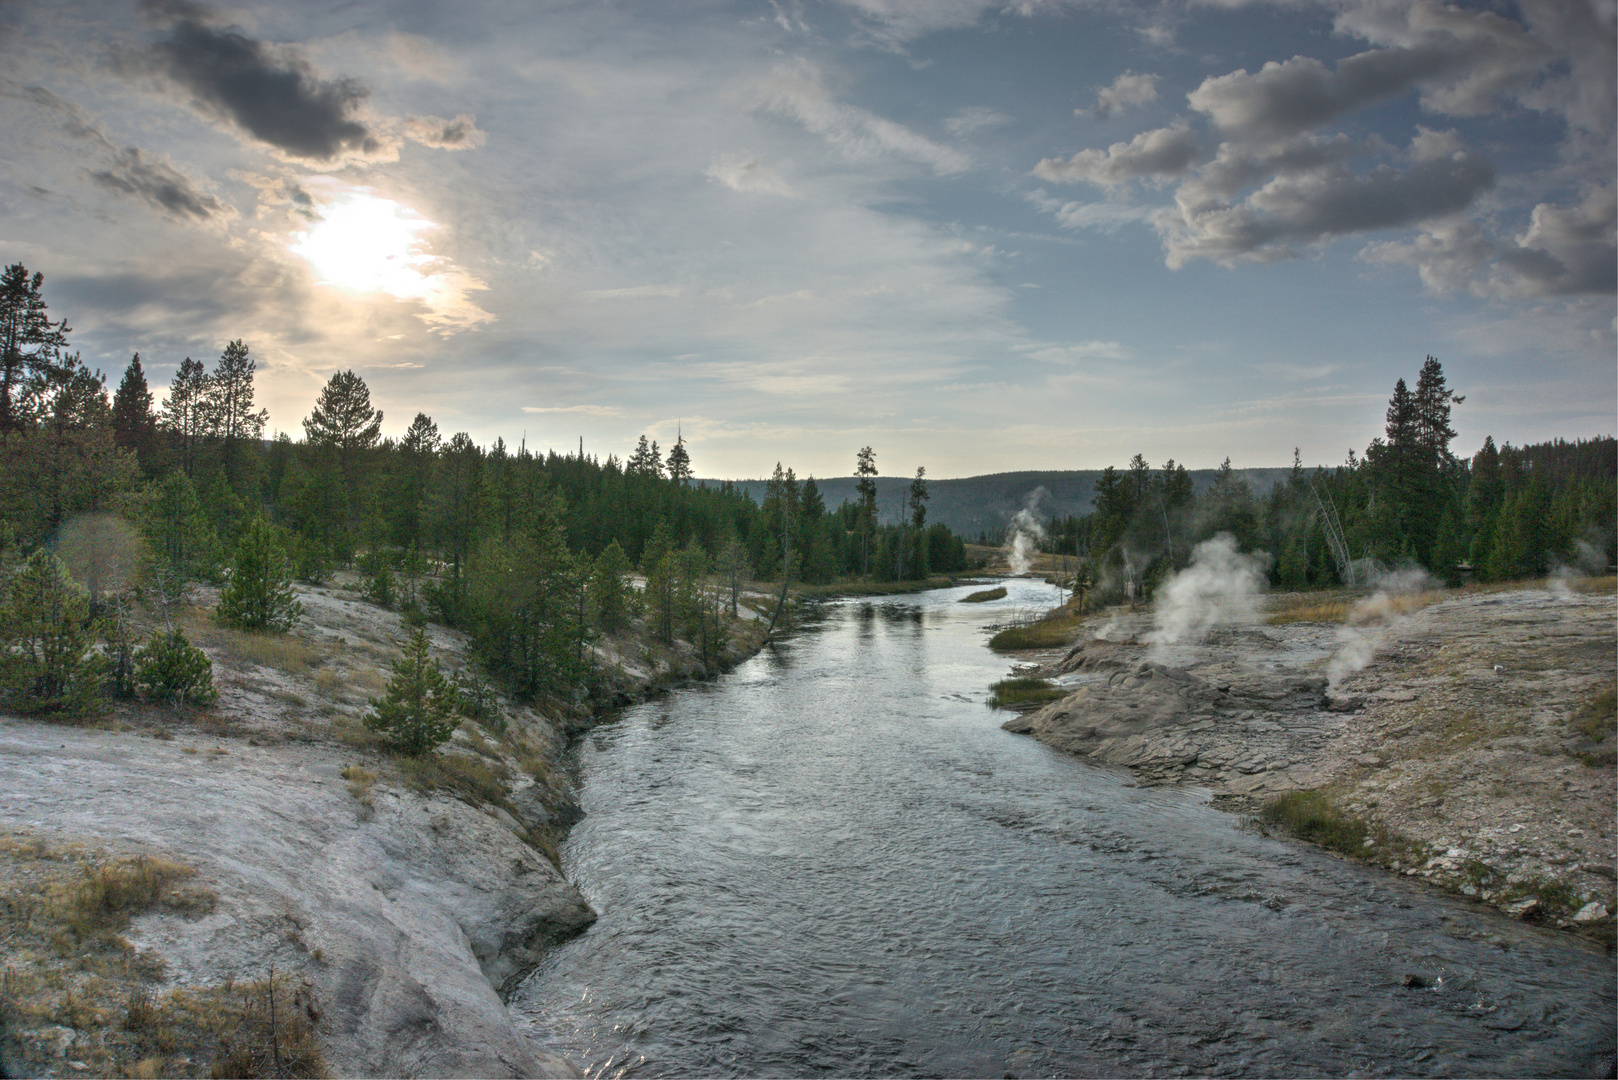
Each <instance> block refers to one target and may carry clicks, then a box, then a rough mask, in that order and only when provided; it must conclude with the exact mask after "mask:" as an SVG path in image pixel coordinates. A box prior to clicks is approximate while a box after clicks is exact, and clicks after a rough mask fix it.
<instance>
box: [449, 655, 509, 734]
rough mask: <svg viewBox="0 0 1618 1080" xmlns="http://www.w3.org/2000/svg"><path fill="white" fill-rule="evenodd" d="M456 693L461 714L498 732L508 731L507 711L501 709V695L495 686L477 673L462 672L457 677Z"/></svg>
mask: <svg viewBox="0 0 1618 1080" xmlns="http://www.w3.org/2000/svg"><path fill="white" fill-rule="evenodd" d="M455 693H456V696H457V697H458V698H459V700H460V708H461V714H462V715H463V716H468V717H471V718H472V719H473V720H476V721H477V722H478V723H480V724H483V725H485V726H487V727H492V728H494V729H495V730H496V731H504V730H506V714H505V710H503V709H501V708H500V695H499V694H498V693H497V692H496V691H495V689H494V686H493V684H491V683H490V682H489V680H488V679H485V678H484V677H483V676H482V675H481V674H479V673H478V672H476V671H471V670H468V671H462V672H459V673H458V674H457V675H456V676H455Z"/></svg>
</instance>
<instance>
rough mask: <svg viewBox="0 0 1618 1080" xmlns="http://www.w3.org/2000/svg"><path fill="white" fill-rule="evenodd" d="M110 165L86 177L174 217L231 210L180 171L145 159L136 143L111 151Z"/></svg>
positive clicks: (205, 215)
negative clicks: (113, 158)
mask: <svg viewBox="0 0 1618 1080" xmlns="http://www.w3.org/2000/svg"><path fill="white" fill-rule="evenodd" d="M114 156H115V160H114V161H113V164H112V166H111V167H110V168H106V169H98V170H95V171H93V172H91V173H90V179H91V180H94V181H95V182H96V183H97V184H99V185H100V186H102V187H103V188H106V189H107V190H108V191H111V192H114V193H115V194H119V195H132V196H134V197H135V198H138V199H145V200H146V201H147V202H149V203H151V204H152V205H153V206H155V207H157V208H158V209H160V210H165V211H167V212H168V213H171V214H173V215H174V216H176V217H183V218H193V219H195V220H197V221H209V220H212V219H213V218H216V217H220V216H228V215H230V214H231V213H233V211H232V210H231V208H230V207H228V206H226V205H225V204H224V203H222V202H220V201H219V200H218V199H216V198H214V196H212V195H209V194H208V193H207V192H204V191H198V190H197V189H196V187H195V186H194V185H192V183H191V180H190V178H189V177H187V176H186V175H185V174H184V173H181V172H180V171H179V170H177V169H175V168H174V167H173V166H171V165H169V164H167V163H166V162H162V161H152V160H149V159H148V158H147V157H146V155H145V154H143V153H141V151H140V148H139V147H134V146H130V147H125V148H124V149H122V150H118V151H115V155H114Z"/></svg>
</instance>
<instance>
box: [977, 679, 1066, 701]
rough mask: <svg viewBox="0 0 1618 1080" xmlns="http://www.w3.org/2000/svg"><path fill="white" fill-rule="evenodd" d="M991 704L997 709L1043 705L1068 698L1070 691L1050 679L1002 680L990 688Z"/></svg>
mask: <svg viewBox="0 0 1618 1080" xmlns="http://www.w3.org/2000/svg"><path fill="white" fill-rule="evenodd" d="M989 691H990V692H989V704H990V706H992V707H994V708H996V709H1016V708H1024V707H1027V706H1032V705H1043V704H1045V702H1047V701H1056V700H1058V699H1059V698H1064V697H1067V695H1068V691H1067V690H1066V689H1065V688H1063V687H1060V686H1057V685H1056V684H1055V683H1053V682H1051V681H1050V680H1049V679H1029V678H1017V679H1001V680H1000V681H999V682H997V683H995V684H994V685H993V686H991V687H989Z"/></svg>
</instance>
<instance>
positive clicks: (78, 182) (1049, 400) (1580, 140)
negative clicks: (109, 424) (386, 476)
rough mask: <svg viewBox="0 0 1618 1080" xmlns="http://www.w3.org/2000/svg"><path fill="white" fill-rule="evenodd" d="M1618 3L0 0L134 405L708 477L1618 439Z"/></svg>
mask: <svg viewBox="0 0 1618 1080" xmlns="http://www.w3.org/2000/svg"><path fill="white" fill-rule="evenodd" d="M1614 27H1615V4H1614V2H1613V0H1594V2H1590V0H1563V2H1547V0H1523V2H1520V3H1505V2H1500V3H1488V2H1485V3H1465V4H1442V3H1437V2H1429V0H1418V2H1403V3H1401V2H1390V0H1331V2H1324V3H1321V2H1306V0H1297V2H1275V3H1244V2H1242V0H1203V2H1183V0H1174V2H1156V3H1120V2H1094V0H1010V2H1006V0H823V2H808V0H757V2H755V0H684V2H680V0H670V2H667V3H649V2H633V3H631V2H615V0H603V2H589V3H547V2H536V0H508V2H496V0H490V2H478V0H469V2H466V3H460V4H455V5H444V4H436V3H426V2H423V0H409V2H398V3H381V2H366V3H341V2H333V0H322V2H318V3H303V2H296V0H277V2H275V3H244V4H230V5H225V4H202V3H192V2H188V0H153V2H147V3H128V2H125V0H94V2H87V3H74V2H71V0H53V2H48V3H47V2H40V3H27V2H18V0H0V57H3V64H0V260H3V262H4V263H5V264H11V263H15V262H21V263H23V264H24V265H25V266H26V267H27V268H28V269H29V271H31V272H32V271H36V270H37V271H41V272H43V273H44V275H45V286H44V295H45V298H46V300H47V302H48V303H49V304H50V305H51V311H52V314H53V315H55V316H58V317H66V318H67V319H68V321H69V324H70V326H71V327H72V329H73V333H72V336H71V340H72V343H73V345H74V347H76V348H77V349H79V350H80V351H81V352H82V354H83V356H84V359H85V360H86V361H87V362H88V363H90V364H91V365H92V366H96V367H99V368H101V369H102V370H103V371H104V372H106V373H107V374H108V376H109V383H110V384H116V382H117V380H118V378H119V376H120V375H121V374H122V372H123V370H124V367H125V365H126V364H127V363H128V360H129V356H130V354H131V353H133V352H136V351H138V352H139V353H140V354H141V357H142V363H143V366H144V368H145V370H146V372H147V377H148V379H149V380H150V381H151V383H152V384H153V389H154V390H155V391H157V393H158V396H159V398H161V397H162V393H163V390H164V388H166V387H167V385H168V383H169V381H170V380H171V379H172V377H173V374H174V372H175V370H176V368H177V367H178V365H179V362H180V360H181V359H182V358H184V357H186V356H193V357H196V358H197V359H200V360H204V361H207V362H208V363H210V364H211V363H212V362H213V361H215V360H217V358H218V356H219V353H220V352H221V351H222V349H223V348H224V345H225V344H226V343H227V342H228V341H230V340H233V339H237V338H240V339H242V340H244V341H245V342H246V343H247V344H248V346H249V348H250V349H251V354H252V356H253V358H254V360H255V361H256V364H257V382H256V386H257V390H258V400H259V403H260V404H262V405H265V406H267V407H268V409H269V412H270V428H271V429H272V430H281V431H287V432H289V433H291V434H292V435H294V437H298V436H301V431H302V429H301V420H302V418H303V417H304V416H306V415H307V414H308V413H309V410H310V408H311V406H312V405H313V403H314V401H315V398H316V395H317V394H318V393H319V391H320V388H321V387H322V386H323V385H324V384H325V382H326V380H327V379H328V378H329V377H330V376H331V375H332V374H333V373H334V372H336V371H339V370H344V369H352V370H354V371H356V372H358V373H359V374H360V375H361V376H362V377H363V378H364V379H365V381H366V383H367V385H368V386H369V387H370V391H371V395H372V400H373V402H374V403H375V404H376V405H378V406H379V407H381V408H382V409H383V410H384V412H385V415H386V419H385V422H384V425H383V430H384V433H385V434H389V435H394V436H397V435H398V434H400V433H401V432H402V431H403V430H404V428H405V427H406V426H407V425H408V424H409V422H410V420H411V418H412V417H413V416H414V415H415V414H416V413H417V412H418V411H419V412H425V413H427V414H428V415H429V416H431V417H432V418H433V420H434V421H435V422H436V423H437V425H438V427H439V430H440V431H441V432H442V433H443V434H444V435H445V436H448V435H449V434H450V433H452V432H456V431H467V432H469V433H470V434H471V435H472V437H473V438H474V439H475V440H477V441H478V442H480V443H483V444H489V443H492V442H493V440H494V439H495V438H496V437H503V438H504V439H505V440H506V441H507V443H508V444H512V445H515V444H517V443H519V442H520V441H523V440H526V442H527V445H528V446H529V447H530V448H535V449H545V448H555V449H557V450H560V451H571V450H574V449H576V448H577V446H578V445H579V440H580V439H582V440H583V444H584V447H585V451H586V452H587V453H589V454H592V455H597V456H601V457H605V456H606V455H607V454H609V453H612V454H617V455H618V456H619V457H623V456H625V455H626V454H628V453H629V452H630V451H631V450H632V448H633V446H634V443H635V440H636V438H637V437H638V436H639V435H641V434H643V433H644V434H647V435H649V436H650V437H651V438H653V439H656V440H658V441H659V442H660V443H661V444H662V445H663V446H664V447H667V446H668V445H669V444H671V443H673V441H674V440H675V438H676V437H677V435H683V437H684V438H685V440H686V443H687V446H688V449H689V451H690V453H691V456H692V459H693V464H694V466H695V469H696V471H697V473H698V475H702V476H712V477H737V478H741V477H756V476H762V475H767V474H768V473H769V472H770V470H771V469H772V468H773V467H774V464H775V463H776V462H782V463H783V464H785V465H787V466H790V467H793V468H795V469H796V471H797V472H798V474H799V475H806V474H810V473H813V474H816V475H821V476H828V475H847V474H849V473H850V472H852V471H853V462H854V455H855V453H856V451H857V450H858V449H859V448H860V447H862V446H866V445H870V446H872V447H874V449H875V451H876V456H877V464H878V468H879V469H880V470H881V471H882V473H883V474H894V473H897V474H906V475H908V474H910V473H912V472H913V470H914V469H915V467H916V466H918V465H920V466H925V467H926V469H927V471H928V474H929V475H931V476H935V477H949V476H972V475H978V474H982V473H990V472H1002V471H1011V470H1019V469H1090V468H1102V467H1105V466H1107V465H1123V464H1124V463H1125V462H1126V461H1127V460H1128V458H1129V457H1130V456H1131V455H1132V454H1135V453H1137V452H1139V453H1142V454H1144V455H1145V456H1146V457H1147V459H1148V460H1149V461H1151V462H1152V463H1153V464H1154V465H1158V464H1161V463H1162V462H1163V461H1164V460H1165V459H1168V458H1174V459H1175V460H1177V461H1180V462H1183V463H1185V464H1187V465H1189V466H1191V467H1194V468H1201V467H1211V466H1214V465H1217V464H1219V462H1220V461H1222V460H1223V459H1225V458H1226V457H1229V458H1230V459H1231V460H1232V462H1233V464H1235V465H1237V466H1274V465H1284V464H1288V463H1290V462H1291V460H1292V452H1293V449H1294V448H1295V447H1296V448H1298V449H1299V452H1300V453H1301V455H1302V457H1303V460H1304V461H1305V462H1306V463H1309V464H1316V463H1321V464H1327V465H1331V464H1337V463H1340V462H1342V461H1343V460H1344V459H1345V458H1346V456H1347V452H1348V450H1349V449H1350V448H1354V449H1356V450H1357V451H1361V452H1363V450H1364V448H1365V446H1366V444H1367V443H1368V442H1369V441H1370V439H1371V438H1373V437H1374V436H1376V435H1377V434H1379V433H1380V430H1381V427H1382V424H1383V414H1384V412H1385V410H1386V404H1387V400H1388V397H1389V395H1390V393H1391V391H1392V389H1393V385H1394V382H1395V380H1396V379H1399V378H1401V377H1402V378H1405V379H1406V380H1408V381H1410V382H1411V383H1414V379H1415V375H1416V373H1417V372H1418V371H1419V370H1420V368H1421V365H1422V362H1423V360H1424V358H1425V357H1426V356H1428V355H1433V356H1436V357H1438V359H1439V360H1440V361H1441V362H1442V364H1443V365H1444V370H1445V372H1446V374H1447V375H1448V378H1449V382H1450V385H1451V386H1452V388H1453V389H1454V390H1455V391H1456V392H1457V393H1459V394H1462V395H1464V396H1465V401H1464V403H1462V404H1461V405H1459V406H1457V407H1456V409H1455V413H1454V426H1455V427H1456V429H1457V430H1458V432H1459V435H1458V438H1457V440H1456V443H1455V449H1456V450H1457V452H1461V453H1465V454H1470V453H1472V452H1474V451H1475V450H1476V449H1477V448H1478V446H1480V445H1481V444H1482V441H1483V438H1484V436H1485V435H1493V436H1494V438H1495V439H1496V441H1497V442H1504V441H1506V440H1510V441H1512V442H1515V443H1518V444H1521V443H1523V442H1531V441H1539V440H1543V439H1549V438H1555V437H1566V438H1573V437H1581V436H1583V437H1588V436H1593V435H1607V434H1611V433H1613V431H1614V429H1615V427H1618V422H1615V416H1618V375H1615V368H1618V361H1615V347H1618V346H1615V329H1618V324H1615V319H1618V305H1615V290H1618V282H1615V278H1618V254H1615V229H1618V210H1615V182H1614V174H1615V160H1618V158H1615V155H1618V139H1615V119H1614V102H1615V93H1618V91H1615V83H1614V69H1615V61H1614V41H1615V29H1614Z"/></svg>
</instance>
